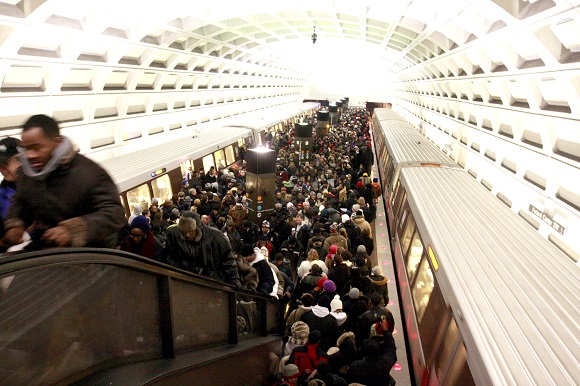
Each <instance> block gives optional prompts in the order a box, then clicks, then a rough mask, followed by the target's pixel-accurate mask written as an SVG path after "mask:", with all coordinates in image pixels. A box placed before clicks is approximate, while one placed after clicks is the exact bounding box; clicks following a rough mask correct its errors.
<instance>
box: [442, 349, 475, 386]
mask: <svg viewBox="0 0 580 386" xmlns="http://www.w3.org/2000/svg"><path fill="white" fill-rule="evenodd" d="M441 384H443V385H462V386H463V385H465V386H472V385H473V386H475V381H474V380H473V376H472V375H471V371H470V370H469V365H468V364H467V350H466V349H465V344H463V341H460V342H459V347H457V350H456V351H455V356H454V357H453V361H452V362H451V363H450V364H449V367H448V368H447V370H446V372H445V378H444V379H442V380H441Z"/></svg>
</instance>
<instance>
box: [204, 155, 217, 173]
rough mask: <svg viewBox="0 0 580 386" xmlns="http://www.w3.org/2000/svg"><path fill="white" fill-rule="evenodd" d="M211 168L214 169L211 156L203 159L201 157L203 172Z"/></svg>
mask: <svg viewBox="0 0 580 386" xmlns="http://www.w3.org/2000/svg"><path fill="white" fill-rule="evenodd" d="M212 166H213V167H214V168H215V162H214V161H213V154H208V155H206V156H205V157H203V170H209V169H210V168H211V167H212Z"/></svg>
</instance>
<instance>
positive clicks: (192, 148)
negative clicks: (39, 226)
mask: <svg viewBox="0 0 580 386" xmlns="http://www.w3.org/2000/svg"><path fill="white" fill-rule="evenodd" d="M249 135H251V131H250V130H249V129H246V128H242V127H223V128H220V129H216V130H211V131H205V132H202V133H200V134H198V135H197V136H196V137H188V138H181V139H178V140H175V141H170V142H166V143H159V144H157V145H155V146H153V147H151V148H148V149H143V150H139V151H136V152H133V153H129V154H125V155H121V156H118V157H115V158H111V159H107V160H104V161H102V162H101V166H103V167H104V168H105V169H106V170H107V172H109V174H110V175H111V177H112V178H113V181H114V182H115V184H117V188H118V189H119V191H120V192H123V191H125V190H127V189H130V188H133V187H135V186H138V185H141V184H143V183H144V182H145V181H148V180H150V179H151V172H154V171H156V170H159V169H162V168H166V169H167V171H169V170H172V169H175V168H178V167H179V166H180V164H181V162H183V161H185V160H187V159H197V158H200V157H202V156H205V155H207V154H209V153H212V152H214V151H216V150H217V149H221V148H223V147H225V146H227V145H230V144H231V143H233V142H235V141H236V140H237V139H238V138H243V137H248V136H249Z"/></svg>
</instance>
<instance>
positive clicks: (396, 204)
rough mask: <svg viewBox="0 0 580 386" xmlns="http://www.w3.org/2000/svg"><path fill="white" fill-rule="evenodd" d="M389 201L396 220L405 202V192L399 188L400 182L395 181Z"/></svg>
mask: <svg viewBox="0 0 580 386" xmlns="http://www.w3.org/2000/svg"><path fill="white" fill-rule="evenodd" d="M389 199H390V200H391V210H392V211H393V214H394V215H395V217H396V218H398V216H399V213H400V212H401V207H402V206H403V203H405V202H406V201H407V200H406V199H407V190H406V189H405V188H403V187H402V186H401V180H399V181H397V183H396V185H395V190H394V191H393V195H392V196H391V197H390V198H389Z"/></svg>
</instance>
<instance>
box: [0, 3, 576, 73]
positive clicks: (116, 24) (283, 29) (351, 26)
mask: <svg viewBox="0 0 580 386" xmlns="http://www.w3.org/2000/svg"><path fill="white" fill-rule="evenodd" d="M566 4H568V3H566ZM566 4H565V5H566ZM555 6H556V3H555V2H553V1H551V0H537V1H534V0H532V1H530V0H527V1H522V0H493V1H474V0H454V1H445V2H442V1H432V0H404V1H403V0H398V1H384V0H382V1H381V0H358V1H352V0H323V1H311V0H310V1H305V0H295V1H271V0H270V1H262V0H255V1H252V0H244V1H203V2H202V1H191V0H167V1H164V2H158V1H147V0H141V1H139V0H123V1H110V0H105V1H70V0H45V1H43V0H3V1H0V15H3V16H5V17H6V18H7V19H8V20H11V21H12V22H13V23H14V27H19V28H18V31H14V32H13V30H12V29H11V28H10V27H9V26H6V27H4V28H3V33H2V35H3V39H9V38H10V35H11V34H13V33H15V34H25V33H26V32H25V31H23V29H22V27H23V25H22V24H25V25H28V26H29V27H30V28H29V29H28V33H29V34H30V35H29V36H26V35H24V36H21V39H22V40H23V41H24V42H25V43H27V44H28V45H27V46H25V47H28V48H35V46H39V45H40V47H36V48H37V49H38V50H47V51H51V50H52V51H54V50H55V49H56V48H57V47H58V48H59V49H60V55H66V54H67V53H66V52H65V51H67V49H66V45H67V43H70V44H75V42H74V40H76V39H73V37H72V36H70V34H69V33H68V32H67V31H62V30H60V33H61V35H60V36H59V30H56V29H52V30H50V28H48V29H47V31H49V33H48V35H45V36H43V39H38V37H39V36H38V27H39V26H40V25H42V24H46V25H47V26H49V25H58V26H66V27H69V28H73V29H74V30H76V31H75V32H78V31H84V32H85V34H84V35H83V34H76V35H77V37H78V38H79V39H80V41H81V42H84V44H85V47H84V48H85V49H86V50H90V49H93V50H96V51H98V52H97V53H101V54H102V53H103V50H107V49H117V50H122V49H123V47H122V45H119V43H117V44H116V45H115V47H113V48H109V47H103V44H105V43H104V42H103V40H102V39H101V40H99V41H95V39H91V37H97V36H99V37H100V36H104V37H106V36H110V37H113V38H117V39H121V40H122V41H123V40H124V41H126V42H127V43H145V44H151V45H154V46H158V47H165V48H171V49H174V50H177V52H178V51H183V52H192V53H199V54H206V55H210V56H215V57H221V58H228V59H237V60H241V61H251V62H254V63H256V62H257V63H260V64H271V65H275V66H280V67H282V68H288V67H291V68H293V67H295V66H296V63H300V61H296V63H293V62H292V61H289V58H291V57H295V56H297V55H296V54H297V53H298V52H301V50H304V49H306V48H307V47H308V44H309V43H310V40H311V36H312V34H313V31H314V30H315V31H316V34H317V36H318V46H319V47H320V46H324V45H329V44H332V46H333V47H340V45H343V44H350V45H352V44H353V43H355V44H357V45H361V46H364V47H367V48H368V49H369V50H370V51H369V52H371V51H372V52H374V53H375V55H374V58H373V59H381V60H384V61H385V65H386V68H389V69H391V70H392V71H395V72H398V71H400V70H402V69H404V68H408V67H409V66H412V65H414V64H417V63H419V62H422V61H424V60H427V59H430V58H433V57H437V56H439V55H442V54H445V53H447V52H450V51H452V50H454V49H457V48H460V47H462V46H464V45H465V44H468V43H470V42H472V41H475V40H477V39H481V38H485V37H486V36H487V35H488V34H490V33H492V32H495V31H498V30H501V29H503V28H505V27H506V26H508V25H509V26H513V25H514V24H518V23H519V24H521V23H526V21H527V20H528V18H529V17H533V15H535V14H537V13H539V12H540V11H543V10H545V9H547V8H557V7H555ZM568 7H570V4H568ZM69 32H70V31H69ZM16 39H18V37H17V38H16ZM31 40H34V44H31V43H33V42H31ZM70 44H69V45H70ZM76 44H77V46H78V45H82V43H80V42H79V41H77V42H76ZM91 45H94V46H95V47H93V48H91ZM270 48H271V49H270ZM335 49H336V48H335ZM72 50H73V48H72V47H70V50H69V51H72ZM126 50H127V52H125V53H124V54H131V52H130V51H134V49H133V48H132V47H130V46H126ZM72 52H74V51H72ZM290 53H291V54H290ZM129 56H130V55H129ZM161 56H162V55H161ZM301 70H304V69H301Z"/></svg>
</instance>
